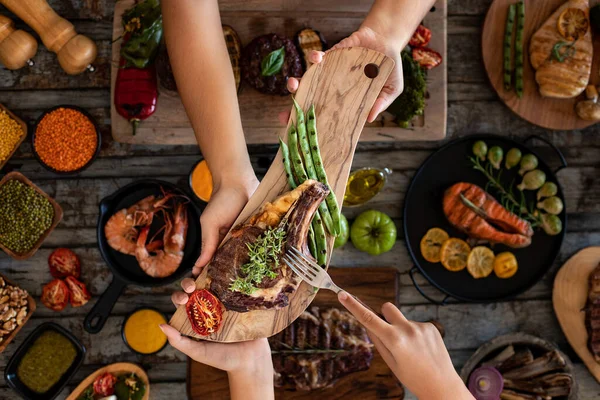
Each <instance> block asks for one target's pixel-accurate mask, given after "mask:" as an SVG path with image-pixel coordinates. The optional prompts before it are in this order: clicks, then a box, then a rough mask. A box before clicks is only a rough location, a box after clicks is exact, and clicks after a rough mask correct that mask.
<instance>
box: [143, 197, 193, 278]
mask: <svg viewBox="0 0 600 400" xmlns="http://www.w3.org/2000/svg"><path fill="white" fill-rule="evenodd" d="M164 214H165V227H164V234H163V240H162V243H163V246H164V247H163V249H162V250H160V249H156V247H157V246H156V244H155V243H157V242H155V241H153V242H152V243H151V244H150V245H148V246H147V245H146V240H147V239H148V233H149V231H150V227H149V226H146V227H144V228H142V229H141V232H140V235H139V237H138V239H137V248H136V250H135V258H136V259H137V261H138V263H139V264H140V268H142V270H144V272H145V273H147V274H148V275H150V276H152V277H154V278H164V277H166V276H169V275H171V274H172V273H173V272H175V271H176V270H177V268H179V265H180V264H181V261H182V260H183V250H184V249H185V240H186V236H187V229H188V220H187V210H186V206H185V205H184V204H177V206H176V207H175V212H174V215H173V217H171V216H170V214H169V213H168V212H165V213H164ZM171 218H173V221H171ZM153 244H154V245H153ZM149 247H153V248H152V249H149ZM153 250H154V251H153ZM150 252H153V253H155V255H151V254H150Z"/></svg>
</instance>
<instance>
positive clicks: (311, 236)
mask: <svg viewBox="0 0 600 400" xmlns="http://www.w3.org/2000/svg"><path fill="white" fill-rule="evenodd" d="M308 250H310V254H312V255H313V257H314V258H315V259H316V258H317V254H318V253H317V244H316V242H315V230H314V229H313V227H312V224H311V225H310V227H309V230H308Z"/></svg>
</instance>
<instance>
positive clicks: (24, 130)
mask: <svg viewBox="0 0 600 400" xmlns="http://www.w3.org/2000/svg"><path fill="white" fill-rule="evenodd" d="M0 110H4V111H6V113H7V114H8V115H9V116H10V117H11V118H12V119H14V120H15V121H17V122H18V123H19V125H21V128H22V129H23V135H22V136H21V138H20V139H19V141H18V142H17V143H16V144H15V148H14V149H13V150H12V151H11V152H10V154H9V155H8V157H6V160H4V161H0V170H1V169H2V168H4V166H5V165H6V163H7V162H8V160H10V158H11V157H12V156H13V155H14V154H15V152H16V151H17V149H18V148H19V146H21V143H23V141H24V140H25V138H26V137H27V124H26V123H25V122H24V121H23V120H22V119H20V118H19V117H17V116H16V115H15V114H13V113H12V112H11V111H10V110H9V109H8V108H6V107H5V106H3V105H2V104H0Z"/></svg>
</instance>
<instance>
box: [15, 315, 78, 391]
mask: <svg viewBox="0 0 600 400" xmlns="http://www.w3.org/2000/svg"><path fill="white" fill-rule="evenodd" d="M48 331H55V332H58V333H60V334H61V335H63V336H64V337H66V338H67V339H69V341H70V342H71V343H73V345H74V346H75V351H76V352H77V354H76V355H75V360H74V361H73V364H71V366H70V367H69V369H68V370H67V371H66V372H65V373H64V375H63V376H62V377H61V378H60V379H59V381H58V382H56V383H55V384H54V386H52V387H51V388H50V389H49V390H48V391H47V392H45V393H37V392H34V391H33V390H31V389H29V388H28V387H27V386H25V384H23V382H21V380H20V379H19V377H18V376H17V367H18V366H19V362H20V361H21V359H22V358H23V356H24V355H25V353H26V352H27V350H29V348H30V347H31V345H33V343H34V342H35V341H36V339H37V338H38V337H40V335H41V334H42V333H44V332H48ZM84 358H85V347H84V346H83V344H81V342H80V341H79V340H77V338H76V337H75V336H73V334H72V333H71V332H69V331H68V330H66V329H65V328H63V327H62V326H60V325H57V324H55V323H53V322H45V323H43V324H41V325H40V326H38V327H37V328H36V329H35V330H34V331H33V332H31V333H30V334H29V336H27V338H26V339H25V341H24V342H23V344H21V346H20V347H19V348H18V349H17V351H15V354H13V356H12V357H11V358H10V361H9V362H8V365H7V366H6V369H5V370H4V379H5V380H6V382H7V383H8V386H10V387H11V388H12V389H13V390H14V391H15V392H17V393H18V394H19V395H20V396H21V397H22V398H23V399H26V400H52V399H54V398H55V397H56V396H58V394H59V393H60V392H61V391H62V390H63V388H64V387H65V385H66V384H67V382H69V379H71V377H72V376H73V375H74V374H75V372H76V371H77V370H78V369H79V367H80V366H81V363H83V359H84Z"/></svg>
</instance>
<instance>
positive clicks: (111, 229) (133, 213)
mask: <svg viewBox="0 0 600 400" xmlns="http://www.w3.org/2000/svg"><path fill="white" fill-rule="evenodd" d="M173 196H174V195H173V194H170V193H164V195H163V197H161V198H159V199H156V196H148V197H146V198H144V199H142V200H140V201H138V202H137V203H135V204H134V205H132V206H131V207H129V208H124V209H122V210H120V211H117V212H116V213H115V214H113V216H112V217H110V219H109V220H108V222H107V223H106V225H105V226H104V235H105V236H106V240H107V241H108V245H109V246H110V247H112V248H113V249H115V250H117V251H119V252H121V253H123V254H128V255H130V256H133V255H135V249H136V245H137V244H136V241H137V238H138V230H137V229H136V228H137V227H139V226H150V224H152V220H153V219H154V214H155V213H156V212H158V211H159V210H162V209H164V208H165V203H166V202H167V201H168V200H169V199H171V198H172V197H173Z"/></svg>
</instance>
